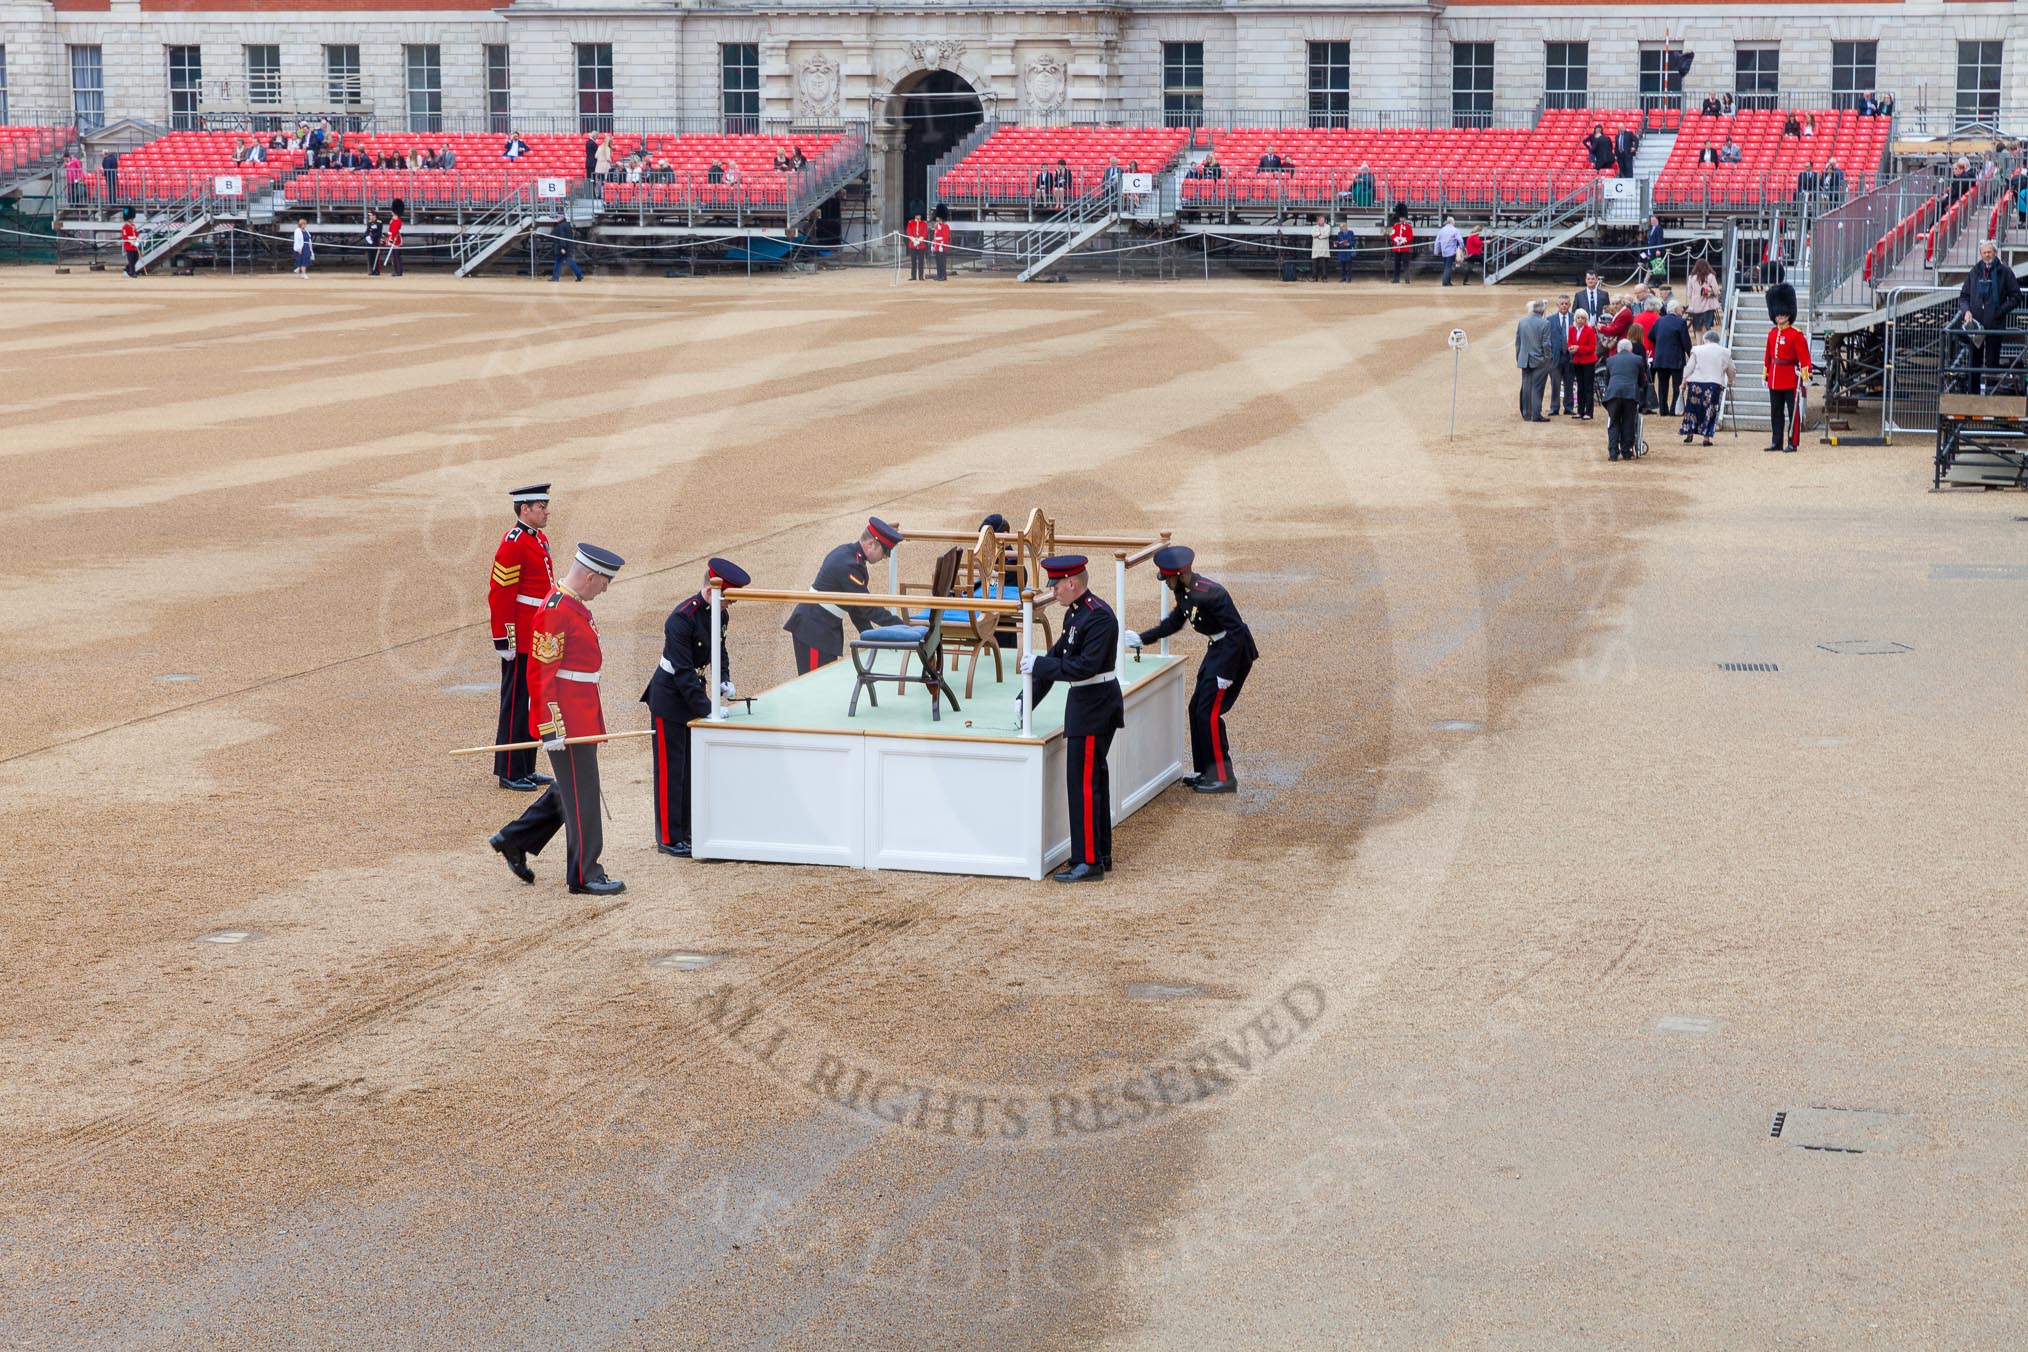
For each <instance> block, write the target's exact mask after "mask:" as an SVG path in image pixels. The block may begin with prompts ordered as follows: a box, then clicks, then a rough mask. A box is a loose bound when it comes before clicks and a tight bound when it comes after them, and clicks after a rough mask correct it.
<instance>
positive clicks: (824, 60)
mask: <svg viewBox="0 0 2028 1352" xmlns="http://www.w3.org/2000/svg"><path fill="white" fill-rule="evenodd" d="M838 84H839V80H838V63H837V62H836V61H833V60H832V59H831V58H830V57H828V56H826V55H825V54H824V53H822V52H819V53H817V54H816V55H815V56H811V57H807V58H805V59H804V61H803V65H802V68H801V69H800V70H799V71H797V72H796V101H797V103H798V105H799V106H800V108H801V111H802V115H803V116H805V117H829V116H831V115H832V114H835V113H836V112H837V111H838Z"/></svg>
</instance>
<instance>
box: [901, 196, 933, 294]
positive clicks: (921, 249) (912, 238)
mask: <svg viewBox="0 0 2028 1352" xmlns="http://www.w3.org/2000/svg"><path fill="white" fill-rule="evenodd" d="M904 233H905V234H906V235H907V236H908V279H909V280H910V281H911V282H919V281H921V280H922V265H923V262H924V258H923V255H924V253H925V252H926V251H927V250H928V249H929V222H927V221H925V220H923V218H922V213H921V212H919V211H918V212H917V213H916V214H915V215H913V216H911V217H909V218H908V229H907V230H906V231H905V232H904Z"/></svg>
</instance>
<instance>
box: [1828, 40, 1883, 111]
mask: <svg viewBox="0 0 2028 1352" xmlns="http://www.w3.org/2000/svg"><path fill="white" fill-rule="evenodd" d="M1879 56H1880V44H1879V43H1877V42H1834V43H1832V44H1831V106H1832V107H1833V108H1857V107H1858V106H1859V97H1860V95H1862V94H1864V93H1865V92H1866V91H1867V90H1869V89H1872V88H1873V87H1874V80H1875V79H1876V78H1877V74H1876V72H1877V70H1878V66H1877V62H1878V60H1879Z"/></svg>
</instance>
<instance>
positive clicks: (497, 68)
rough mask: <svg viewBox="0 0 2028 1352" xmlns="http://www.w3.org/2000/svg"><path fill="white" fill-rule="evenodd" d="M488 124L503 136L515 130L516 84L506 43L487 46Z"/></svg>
mask: <svg viewBox="0 0 2028 1352" xmlns="http://www.w3.org/2000/svg"><path fill="white" fill-rule="evenodd" d="M486 124H487V126H488V128H489V129H490V130H492V131H496V132H500V133H502V134H503V135H504V134H505V133H507V132H510V131H512V130H514V84H513V76H512V72H511V71H510V69H509V67H508V64H507V44H506V43H504V42H495V43H488V44H487V46H486Z"/></svg>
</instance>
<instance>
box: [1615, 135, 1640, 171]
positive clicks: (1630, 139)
mask: <svg viewBox="0 0 2028 1352" xmlns="http://www.w3.org/2000/svg"><path fill="white" fill-rule="evenodd" d="M1640 148H1641V138H1640V137H1638V136H1636V135H1635V134H1634V129H1633V128H1632V127H1621V128H1620V131H1619V135H1617V136H1615V137H1613V160H1614V161H1615V162H1616V163H1617V164H1618V165H1619V175H1620V177H1621V178H1632V177H1633V176H1634V155H1635V153H1636V152H1637V151H1639V150H1640Z"/></svg>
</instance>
